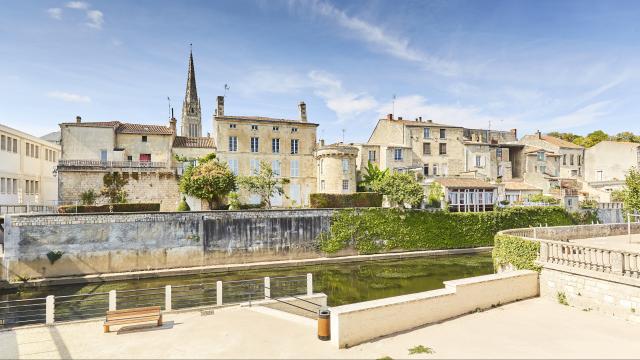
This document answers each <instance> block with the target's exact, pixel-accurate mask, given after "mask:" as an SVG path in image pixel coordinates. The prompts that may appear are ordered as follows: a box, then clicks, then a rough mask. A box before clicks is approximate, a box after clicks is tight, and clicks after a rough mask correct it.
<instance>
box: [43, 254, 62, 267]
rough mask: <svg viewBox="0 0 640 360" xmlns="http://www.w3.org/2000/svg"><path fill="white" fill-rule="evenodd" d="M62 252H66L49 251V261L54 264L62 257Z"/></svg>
mask: <svg viewBox="0 0 640 360" xmlns="http://www.w3.org/2000/svg"><path fill="white" fill-rule="evenodd" d="M62 254H64V253H63V252H62V251H49V252H48V253H47V259H49V262H50V263H51V265H53V263H55V262H56V261H58V260H59V259H60V258H61V257H62Z"/></svg>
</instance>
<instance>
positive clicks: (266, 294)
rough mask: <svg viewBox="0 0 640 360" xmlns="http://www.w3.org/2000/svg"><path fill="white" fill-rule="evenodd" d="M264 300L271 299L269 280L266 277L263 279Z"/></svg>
mask: <svg viewBox="0 0 640 360" xmlns="http://www.w3.org/2000/svg"><path fill="white" fill-rule="evenodd" d="M264 298H265V300H269V299H271V279H270V278H269V277H268V276H265V277H264Z"/></svg>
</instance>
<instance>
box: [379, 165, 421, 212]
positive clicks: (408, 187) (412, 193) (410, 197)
mask: <svg viewBox="0 0 640 360" xmlns="http://www.w3.org/2000/svg"><path fill="white" fill-rule="evenodd" d="M371 187H372V190H373V191H375V192H379V193H381V194H383V195H386V196H387V198H388V199H389V201H390V202H391V203H392V204H393V205H394V206H395V207H399V208H402V209H404V207H405V205H409V206H411V207H417V206H419V205H420V203H421V202H422V199H423V198H424V190H423V189H422V185H420V184H419V183H418V182H417V181H416V179H415V178H414V177H413V176H412V175H410V174H401V173H393V174H389V175H386V176H384V177H383V178H382V179H379V180H376V181H374V182H373V184H371Z"/></svg>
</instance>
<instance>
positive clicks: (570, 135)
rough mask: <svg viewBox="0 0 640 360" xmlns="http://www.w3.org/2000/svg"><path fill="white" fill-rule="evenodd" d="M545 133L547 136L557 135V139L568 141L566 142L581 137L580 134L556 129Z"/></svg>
mask: <svg viewBox="0 0 640 360" xmlns="http://www.w3.org/2000/svg"><path fill="white" fill-rule="evenodd" d="M547 135H549V136H553V137H557V138H559V139H562V140H565V141H568V142H573V141H574V140H576V139H578V138H581V137H582V136H580V135H576V134H573V133H561V132H557V131H552V132H550V133H548V134H547Z"/></svg>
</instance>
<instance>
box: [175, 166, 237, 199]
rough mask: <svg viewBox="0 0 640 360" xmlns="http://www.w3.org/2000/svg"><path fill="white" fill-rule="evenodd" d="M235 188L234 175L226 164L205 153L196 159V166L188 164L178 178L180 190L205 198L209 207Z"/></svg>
mask: <svg viewBox="0 0 640 360" xmlns="http://www.w3.org/2000/svg"><path fill="white" fill-rule="evenodd" d="M235 189H236V176H235V175H234V174H233V172H231V170H230V169H229V167H228V166H227V164H225V163H222V162H220V161H218V160H216V159H215V155H214V156H210V155H207V156H206V157H204V158H201V159H199V160H198V165H197V166H193V165H191V166H189V167H187V169H186V170H185V172H184V174H183V175H182V178H181V179H180V191H181V192H182V193H184V194H187V195H190V196H193V197H195V198H198V199H202V200H206V201H207V203H208V204H209V209H210V210H213V209H214V208H215V205H218V204H220V202H221V201H222V198H223V197H224V196H225V195H227V194H228V193H230V192H231V191H233V190H235Z"/></svg>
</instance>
